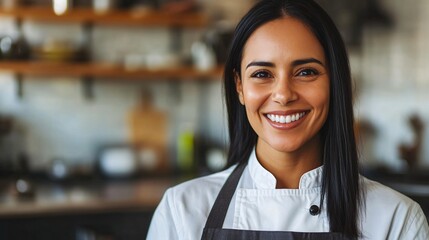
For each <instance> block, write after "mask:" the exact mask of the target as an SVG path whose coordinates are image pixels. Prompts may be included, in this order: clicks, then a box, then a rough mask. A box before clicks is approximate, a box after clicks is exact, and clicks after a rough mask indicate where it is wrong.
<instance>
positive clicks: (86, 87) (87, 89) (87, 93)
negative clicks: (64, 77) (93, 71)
mask: <svg viewBox="0 0 429 240" xmlns="http://www.w3.org/2000/svg"><path fill="white" fill-rule="evenodd" d="M81 81H82V91H83V96H84V97H85V99H87V100H94V79H93V78H92V77H83V78H82V80H81Z"/></svg>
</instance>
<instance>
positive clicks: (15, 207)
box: [0, 178, 180, 218]
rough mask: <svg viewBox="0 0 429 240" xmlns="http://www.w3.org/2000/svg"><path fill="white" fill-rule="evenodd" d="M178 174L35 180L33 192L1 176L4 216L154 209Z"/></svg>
mask: <svg viewBox="0 0 429 240" xmlns="http://www.w3.org/2000/svg"><path fill="white" fill-rule="evenodd" d="M179 182H180V180H178V179H176V178H161V179H132V180H120V181H112V180H109V181H103V180H97V181H94V180H87V181H76V182H67V183H64V182H54V181H32V186H33V191H32V194H30V195H28V196H25V195H22V194H18V193H17V191H16V188H15V184H16V181H12V180H0V218H5V217H22V216H35V215H49V214H51V215H52V214H79V213H90V212H112V211H124V210H132V209H143V210H154V209H155V208H156V206H157V205H158V203H159V201H160V200H161V198H162V196H163V194H164V192H165V190H166V189H167V188H168V187H170V186H173V185H175V184H177V183H179Z"/></svg>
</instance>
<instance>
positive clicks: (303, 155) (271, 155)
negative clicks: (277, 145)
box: [256, 137, 322, 189]
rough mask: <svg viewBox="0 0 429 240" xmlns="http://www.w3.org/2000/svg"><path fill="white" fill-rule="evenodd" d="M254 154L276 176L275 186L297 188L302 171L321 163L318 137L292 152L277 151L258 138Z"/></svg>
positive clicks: (304, 171)
mask: <svg viewBox="0 0 429 240" xmlns="http://www.w3.org/2000/svg"><path fill="white" fill-rule="evenodd" d="M264 145H265V146H264ZM256 156H257V159H258V161H259V162H260V163H261V165H262V166H263V167H264V168H265V169H267V170H268V171H269V172H271V174H273V175H274V177H275V178H276V180H277V184H276V188H289V189H297V188H299V181H300V179H301V176H302V175H303V174H304V173H306V172H308V171H310V170H313V169H315V168H317V167H319V166H321V165H322V163H321V160H320V159H321V147H320V140H319V138H318V137H315V139H312V140H310V141H309V142H307V143H306V146H303V147H301V148H300V149H299V150H297V151H293V152H282V151H277V150H275V149H273V148H271V147H267V146H266V143H264V142H262V141H260V140H259V139H258V144H257V146H256Z"/></svg>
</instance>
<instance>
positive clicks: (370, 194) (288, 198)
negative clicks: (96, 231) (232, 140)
mask: <svg viewBox="0 0 429 240" xmlns="http://www.w3.org/2000/svg"><path fill="white" fill-rule="evenodd" d="M234 167H235V166H233V167H231V168H229V169H227V170H225V171H222V172H219V173H216V174H212V175H210V176H206V177H202V178H197V179H194V180H190V181H188V182H185V183H182V184H179V185H178V186H175V187H173V188H170V189H169V190H167V192H166V193H165V194H164V197H163V199H162V200H161V202H160V204H159V206H158V208H157V209H156V211H155V214H154V217H153V219H152V222H151V226H150V228H149V233H148V237H147V239H150V240H152V239H159V240H161V239H162V240H163V239H169V240H174V239H189V240H191V239H201V235H202V232H203V228H204V225H205V223H206V220H207V216H208V215H209V213H210V210H211V208H212V205H213V203H214V201H215V199H216V197H217V195H218V193H219V191H220V189H221V188H222V186H223V184H224V183H225V181H226V179H227V178H228V176H229V175H230V174H231V172H232V170H233V169H234ZM322 170H323V166H322V167H319V168H316V169H313V170H311V171H309V172H307V173H305V174H304V175H303V176H302V177H301V179H300V182H299V188H298V189H276V188H275V187H276V179H275V177H274V176H273V175H272V174H271V173H270V172H268V171H267V170H266V169H264V168H263V167H262V166H261V165H260V163H259V162H258V160H257V159H256V155H255V152H253V153H252V154H251V156H250V159H249V163H248V166H247V167H246V169H244V172H243V175H242V176H241V179H240V182H239V184H238V186H237V190H236V192H235V194H234V196H233V199H232V201H231V205H230V206H229V209H228V212H227V215H226V218H225V222H224V224H223V228H225V229H241V230H255V231H293V232H329V220H328V217H327V215H326V211H324V210H323V209H325V208H323V207H322V208H321V207H320V206H319V201H320V192H321V177H322ZM361 179H362V187H363V189H364V191H365V195H364V196H365V198H366V203H365V205H363V206H362V211H361V221H360V224H359V226H360V229H361V231H362V239H421V240H427V239H429V227H428V223H427V220H426V217H425V215H424V214H423V211H422V210H421V208H420V206H419V205H418V204H417V203H415V202H414V201H413V200H411V199H410V198H408V197H406V196H404V195H402V194H400V193H398V192H396V191H394V190H392V189H390V188H388V187H386V186H383V185H381V184H379V183H377V182H374V181H371V180H368V179H366V178H364V177H361Z"/></svg>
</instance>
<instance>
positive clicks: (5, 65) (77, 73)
mask: <svg viewBox="0 0 429 240" xmlns="http://www.w3.org/2000/svg"><path fill="white" fill-rule="evenodd" d="M222 69H223V67H222V66H218V67H216V68H214V69H212V70H209V71H199V70H197V69H195V68H193V67H191V66H189V67H176V68H169V69H159V70H149V69H135V70H128V69H126V68H124V67H123V66H122V65H114V64H107V63H62V62H43V61H0V72H9V73H14V74H22V75H29V76H44V77H59V76H63V77H93V78H107V79H121V80H122V79H124V80H125V79H129V80H151V79H152V80H162V79H165V80H176V81H189V80H200V79H201V80H211V79H212V80H219V79H220V78H221V76H222Z"/></svg>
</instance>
